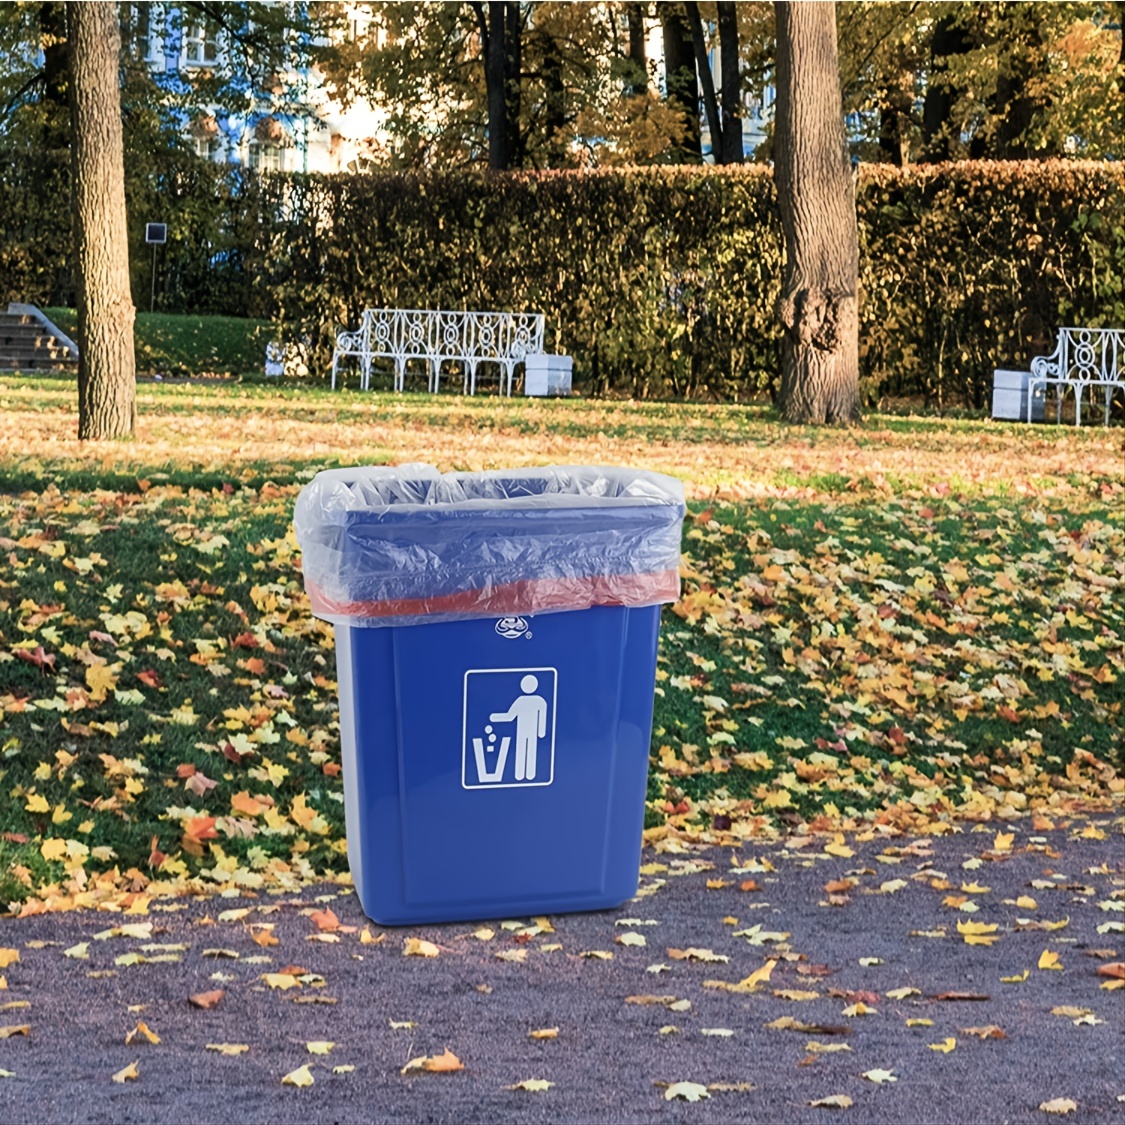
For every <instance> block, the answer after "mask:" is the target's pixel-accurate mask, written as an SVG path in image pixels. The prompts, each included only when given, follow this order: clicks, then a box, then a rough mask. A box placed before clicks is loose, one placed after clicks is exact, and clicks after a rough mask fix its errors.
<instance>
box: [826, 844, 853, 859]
mask: <svg viewBox="0 0 1125 1125" xmlns="http://www.w3.org/2000/svg"><path fill="white" fill-rule="evenodd" d="M824 850H825V851H826V852H827V853H828V854H829V855H834V856H839V857H840V859H851V857H852V856H853V855H855V852H854V851H853V850H852V849H851V848H849V847H848V846H847V844H845V843H843V842H842V841H841V842H839V843H837V842H835V841H833V842H832V843H831V844H825V845H824Z"/></svg>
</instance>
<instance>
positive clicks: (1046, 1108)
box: [1039, 1098, 1078, 1113]
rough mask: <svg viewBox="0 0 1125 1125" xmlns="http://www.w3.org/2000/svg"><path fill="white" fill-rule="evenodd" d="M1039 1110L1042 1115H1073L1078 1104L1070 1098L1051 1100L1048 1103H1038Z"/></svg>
mask: <svg viewBox="0 0 1125 1125" xmlns="http://www.w3.org/2000/svg"><path fill="white" fill-rule="evenodd" d="M1039 1108H1040V1109H1041V1110H1042V1111H1043V1112H1044V1113H1074V1112H1075V1110H1077V1109H1078V1103H1077V1102H1076V1101H1074V1100H1073V1099H1072V1098H1052V1099H1051V1100H1050V1101H1049V1102H1040V1103H1039Z"/></svg>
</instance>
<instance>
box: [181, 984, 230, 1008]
mask: <svg viewBox="0 0 1125 1125" xmlns="http://www.w3.org/2000/svg"><path fill="white" fill-rule="evenodd" d="M224 995H225V994H224V992H223V990H222V989H221V988H216V989H213V990H212V991H211V992H197V993H196V994H195V995H194V996H189V997H188V1003H189V1004H191V1006H192V1007H193V1008H213V1007H214V1006H215V1005H216V1004H217V1003H218V1002H219V1001H220V1000H221V999H222V998H223V996H224Z"/></svg>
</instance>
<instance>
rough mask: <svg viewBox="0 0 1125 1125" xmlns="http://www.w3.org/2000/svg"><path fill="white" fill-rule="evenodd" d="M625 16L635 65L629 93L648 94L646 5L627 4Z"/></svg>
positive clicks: (631, 56)
mask: <svg viewBox="0 0 1125 1125" xmlns="http://www.w3.org/2000/svg"><path fill="white" fill-rule="evenodd" d="M625 15H626V18H627V19H628V21H629V61H630V62H631V63H632V64H633V69H632V74H631V75H630V84H629V88H628V93H630V94H632V95H637V94H646V93H648V58H647V57H646V48H645V11H644V5H643V4H640V3H630V4H626V5H625Z"/></svg>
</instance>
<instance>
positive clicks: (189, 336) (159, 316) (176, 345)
mask: <svg viewBox="0 0 1125 1125" xmlns="http://www.w3.org/2000/svg"><path fill="white" fill-rule="evenodd" d="M43 311H44V312H45V313H46V314H47V316H48V317H50V319H51V320H53V321H54V322H55V324H57V325H58V326H59V327H60V328H61V329H62V330H63V331H64V332H66V333H67V334H68V335H70V336H71V337H72V338H73V337H74V334H75V333H76V332H77V331H78V314H77V313H76V312H75V311H74V309H64V308H49V309H44V310H43ZM275 331H276V328H275V326H273V325H271V323H270V321H268V320H249V319H246V318H243V317H235V316H185V315H181V314H179V313H146V312H141V311H140V310H139V309H138V310H137V319H136V322H135V325H134V328H133V339H134V346H135V349H136V357H137V372H138V373H139V374H142V375H151V374H161V375H210V374H216V375H261V374H262V372H263V368H264V365H265V358H266V344H267V343H268V342H269V340H270V339H271V337H272V336H273V334H274V332H275Z"/></svg>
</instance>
